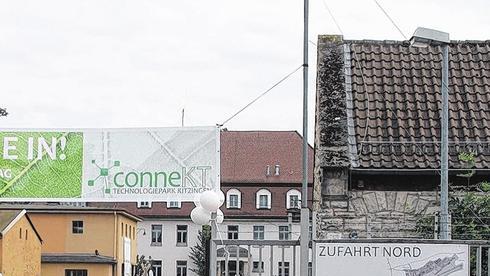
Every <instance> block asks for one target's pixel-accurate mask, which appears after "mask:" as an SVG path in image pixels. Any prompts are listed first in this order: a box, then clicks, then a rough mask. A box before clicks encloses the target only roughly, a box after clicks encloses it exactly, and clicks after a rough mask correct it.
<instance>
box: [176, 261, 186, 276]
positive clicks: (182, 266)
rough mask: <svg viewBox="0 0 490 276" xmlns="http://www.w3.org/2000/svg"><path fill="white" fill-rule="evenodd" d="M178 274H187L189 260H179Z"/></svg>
mask: <svg viewBox="0 0 490 276" xmlns="http://www.w3.org/2000/svg"><path fill="white" fill-rule="evenodd" d="M177 276H187V261H177Z"/></svg>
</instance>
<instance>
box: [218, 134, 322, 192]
mask: <svg viewBox="0 0 490 276" xmlns="http://www.w3.org/2000/svg"><path fill="white" fill-rule="evenodd" d="M302 143H303V139H302V137H301V136H300V135H299V134H298V133H297V132H296V131H222V132H221V182H222V183H237V184H240V183H257V184H258V183H301V182H302V171H303V170H302V156H303V153H302ZM308 159H309V162H308V170H309V176H308V182H309V183H312V182H313V149H312V148H311V147H310V146H309V147H308ZM276 165H279V166H280V174H279V176H275V175H274V170H275V166H276ZM267 166H270V172H271V175H270V176H267V175H266V171H267Z"/></svg>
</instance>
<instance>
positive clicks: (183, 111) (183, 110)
mask: <svg viewBox="0 0 490 276" xmlns="http://www.w3.org/2000/svg"><path fill="white" fill-rule="evenodd" d="M184 116H185V108H184V107H183V108H182V127H183V126H184Z"/></svg>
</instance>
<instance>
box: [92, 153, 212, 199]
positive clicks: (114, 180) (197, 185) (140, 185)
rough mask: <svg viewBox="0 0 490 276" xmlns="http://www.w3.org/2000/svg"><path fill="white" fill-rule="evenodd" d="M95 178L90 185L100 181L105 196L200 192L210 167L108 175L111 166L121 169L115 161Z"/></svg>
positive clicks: (205, 183) (131, 171) (206, 180)
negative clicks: (103, 186) (102, 184)
mask: <svg viewBox="0 0 490 276" xmlns="http://www.w3.org/2000/svg"><path fill="white" fill-rule="evenodd" d="M92 164H94V165H95V166H96V167H97V168H98V170H99V171H98V173H99V175H98V176H97V177H96V178H95V179H93V180H89V181H88V185H89V186H94V185H95V184H96V182H97V181H98V180H99V179H104V180H105V181H104V184H105V188H104V191H105V193H108V194H167V193H179V194H185V193H200V192H202V191H204V190H206V189H207V185H208V178H209V177H210V171H211V169H212V167H211V166H191V167H182V168H181V169H180V170H172V171H134V170H130V171H124V170H119V171H117V172H114V173H110V170H111V169H112V168H115V167H121V163H120V162H119V161H114V164H113V165H112V166H111V167H108V168H105V167H101V166H99V165H98V164H97V163H96V161H95V160H92Z"/></svg>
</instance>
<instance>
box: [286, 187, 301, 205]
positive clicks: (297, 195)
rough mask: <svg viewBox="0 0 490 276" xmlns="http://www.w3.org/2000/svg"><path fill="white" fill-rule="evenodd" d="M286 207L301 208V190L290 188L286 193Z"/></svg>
mask: <svg viewBox="0 0 490 276" xmlns="http://www.w3.org/2000/svg"><path fill="white" fill-rule="evenodd" d="M286 208H287V209H300V208H301V192H300V191H298V190H295V189H291V190H289V191H288V192H287V194H286Z"/></svg>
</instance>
